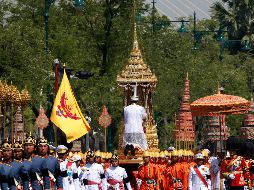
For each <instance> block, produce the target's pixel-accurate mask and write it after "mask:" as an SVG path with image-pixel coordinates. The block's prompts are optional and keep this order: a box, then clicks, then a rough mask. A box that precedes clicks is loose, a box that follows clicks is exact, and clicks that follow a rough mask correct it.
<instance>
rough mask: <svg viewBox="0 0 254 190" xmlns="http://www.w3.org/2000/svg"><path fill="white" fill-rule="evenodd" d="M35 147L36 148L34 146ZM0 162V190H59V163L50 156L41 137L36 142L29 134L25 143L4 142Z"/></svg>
mask: <svg viewBox="0 0 254 190" xmlns="http://www.w3.org/2000/svg"><path fill="white" fill-rule="evenodd" d="M36 145H37V146H36ZM2 153H3V159H2V163H1V164H0V178H1V181H0V184H1V189H2V190H5V189H24V190H29V189H34V190H41V189H52V188H55V187H56V188H57V189H62V188H63V185H62V177H61V172H60V167H59V163H58V160H57V159H56V158H54V157H52V156H49V154H48V153H49V147H48V143H47V140H46V139H44V138H41V139H39V141H38V143H37V144H36V140H35V139H34V138H33V137H32V136H31V135H29V136H28V137H27V138H26V140H25V142H24V144H22V143H21V142H20V141H16V142H15V143H14V144H13V145H12V144H11V143H10V142H8V141H4V142H3V144H2Z"/></svg>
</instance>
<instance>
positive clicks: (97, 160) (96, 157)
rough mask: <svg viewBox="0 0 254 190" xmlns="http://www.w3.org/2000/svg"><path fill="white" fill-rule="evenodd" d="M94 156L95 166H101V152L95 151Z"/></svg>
mask: <svg viewBox="0 0 254 190" xmlns="http://www.w3.org/2000/svg"><path fill="white" fill-rule="evenodd" d="M94 156H95V162H96V163H97V164H101V152H100V151H99V150H97V151H96V152H95V153H94Z"/></svg>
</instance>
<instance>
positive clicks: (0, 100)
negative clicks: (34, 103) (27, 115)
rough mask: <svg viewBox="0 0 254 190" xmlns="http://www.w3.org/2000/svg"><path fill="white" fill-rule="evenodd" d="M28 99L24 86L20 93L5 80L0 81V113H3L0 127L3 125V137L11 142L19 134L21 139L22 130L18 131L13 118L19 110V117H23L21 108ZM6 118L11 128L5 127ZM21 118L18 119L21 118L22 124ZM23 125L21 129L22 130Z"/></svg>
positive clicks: (25, 104)
mask: <svg viewBox="0 0 254 190" xmlns="http://www.w3.org/2000/svg"><path fill="white" fill-rule="evenodd" d="M29 101H30V95H29V93H28V91H27V89H26V88H25V89H23V90H22V91H21V93H20V92H19V90H18V89H17V87H16V86H14V85H13V84H11V85H8V84H7V83H6V82H2V81H0V114H1V115H3V122H2V126H1V127H3V138H4V139H5V138H7V137H8V138H9V139H11V141H12V142H14V139H15V138H17V137H18V136H19V137H20V139H21V140H23V138H24V137H23V135H24V131H18V129H17V128H18V127H17V125H18V122H17V121H16V120H17V119H16V118H14V114H17V112H19V115H20V114H21V116H19V117H22V118H23V116H22V108H23V109H24V108H25V107H26V106H27V104H28V102H29ZM8 113H9V115H8ZM15 116H16V115H15ZM7 118H9V119H8V120H10V123H9V124H10V128H11V130H9V129H7ZM22 118H21V119H19V120H21V121H22V122H23V125H24V121H23V119H22ZM23 125H22V129H21V130H24V128H23ZM19 129H20V128H19ZM9 131H10V132H9Z"/></svg>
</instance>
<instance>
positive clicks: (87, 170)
mask: <svg viewBox="0 0 254 190" xmlns="http://www.w3.org/2000/svg"><path fill="white" fill-rule="evenodd" d="M86 156H87V164H86V165H85V167H84V168H83V172H84V173H83V175H82V181H83V185H84V186H85V187H86V189H89V190H101V189H102V190H106V189H107V187H106V181H105V174H104V170H103V167H102V165H100V164H97V163H95V162H94V153H93V152H92V151H88V152H87V155H86Z"/></svg>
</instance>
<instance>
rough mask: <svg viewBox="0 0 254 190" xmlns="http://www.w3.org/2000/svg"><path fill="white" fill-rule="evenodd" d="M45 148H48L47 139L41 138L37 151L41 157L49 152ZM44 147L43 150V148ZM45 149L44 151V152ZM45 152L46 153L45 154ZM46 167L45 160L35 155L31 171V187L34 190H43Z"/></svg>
mask: <svg viewBox="0 0 254 190" xmlns="http://www.w3.org/2000/svg"><path fill="white" fill-rule="evenodd" d="M44 146H47V140H46V139H45V138H40V139H39V141H38V144H37V151H38V152H40V154H41V155H44V154H45V153H44V152H45V151H46V150H47V149H46V148H45V147H44ZM41 147H43V148H41ZM42 149H43V150H42ZM43 151H44V152H43ZM44 165H45V158H44V157H42V156H40V155H34V156H33V157H32V164H31V169H30V180H31V185H32V188H33V189H34V190H37V189H38V190H41V189H43V186H44V182H43V168H42V167H43V166H44Z"/></svg>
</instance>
